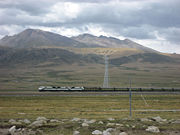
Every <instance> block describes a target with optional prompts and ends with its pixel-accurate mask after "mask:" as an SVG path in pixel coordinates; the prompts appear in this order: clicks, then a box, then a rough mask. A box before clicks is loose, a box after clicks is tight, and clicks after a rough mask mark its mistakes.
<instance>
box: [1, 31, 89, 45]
mask: <svg viewBox="0 0 180 135" xmlns="http://www.w3.org/2000/svg"><path fill="white" fill-rule="evenodd" d="M0 45H2V46H7V47H16V48H32V47H42V46H50V47H52V46H57V47H88V46H87V45H86V44H84V43H81V42H78V41H76V40H73V39H71V38H68V37H65V36H61V35H59V34H55V33H52V32H47V31H42V30H38V29H26V30H24V31H23V32H21V33H19V34H17V35H14V36H5V37H4V38H2V39H1V40H0Z"/></svg>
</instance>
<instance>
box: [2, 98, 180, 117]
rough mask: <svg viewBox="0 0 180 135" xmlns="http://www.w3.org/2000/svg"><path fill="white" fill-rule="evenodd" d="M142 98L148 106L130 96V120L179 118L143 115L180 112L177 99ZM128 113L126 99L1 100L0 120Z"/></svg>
mask: <svg viewBox="0 0 180 135" xmlns="http://www.w3.org/2000/svg"><path fill="white" fill-rule="evenodd" d="M144 98H145V100H146V102H147V104H145V102H144V100H143V99H142V97H141V96H140V95H133V98H132V110H133V118H142V117H152V116H157V115H158V116H161V117H163V118H164V117H165V118H169V119H170V118H174V119H177V118H180V111H177V112H176V111H164V112H163V111H146V109H155V110H177V109H180V95H145V96H144ZM128 109H129V98H128V96H127V95H120V96H65V97H64V96H36V97H32V96H31V97H0V119H10V118H16V119H18V118H28V119H35V118H37V117H38V116H44V117H47V118H58V119H64V118H67V119H71V118H74V117H79V118H88V119H107V118H110V117H113V118H117V119H120V118H125V117H128V116H129V111H128ZM144 109H145V110H144Z"/></svg>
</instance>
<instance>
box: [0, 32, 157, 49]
mask: <svg viewBox="0 0 180 135" xmlns="http://www.w3.org/2000/svg"><path fill="white" fill-rule="evenodd" d="M0 45H1V46H6V47H16V48H37V47H45V46H46V47H74V48H89V47H90V48H93V47H99V48H136V49H139V50H143V51H148V52H154V51H155V50H153V49H150V48H147V47H144V46H142V45H140V44H138V43H135V42H133V41H131V40H129V39H125V40H120V39H117V38H114V37H105V36H99V37H97V36H93V35H90V34H82V35H79V36H76V37H71V38H68V37H65V36H62V35H59V34H55V33H52V32H47V31H42V30H38V29H26V30H24V31H23V32H21V33H19V34H16V35H14V36H5V37H4V38H2V39H1V40H0Z"/></svg>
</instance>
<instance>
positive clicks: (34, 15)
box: [0, 0, 180, 46]
mask: <svg viewBox="0 0 180 135" xmlns="http://www.w3.org/2000/svg"><path fill="white" fill-rule="evenodd" d="M179 5H180V1H179V0H60V1H59V0H38V1H37V0H16V1H15V0H0V30H1V31H0V37H2V36H4V35H6V34H11V35H12V33H14V32H20V31H22V30H23V29H25V28H28V27H31V28H42V29H44V30H47V29H48V30H50V31H52V32H57V33H59V34H62V35H66V36H71V35H72V36H74V35H76V34H81V33H87V32H89V33H91V34H94V35H100V34H101V35H107V36H116V37H124V38H132V39H134V40H137V41H139V40H141V41H145V40H146V41H149V42H150V41H154V42H152V43H156V42H155V41H158V42H160V40H162V41H166V43H168V45H170V44H172V45H173V44H175V45H179V43H180V38H179V35H180V16H179V13H180V6H179ZM11 28H12V30H11ZM145 43H146V42H145ZM158 46H161V44H158Z"/></svg>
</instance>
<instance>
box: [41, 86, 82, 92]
mask: <svg viewBox="0 0 180 135" xmlns="http://www.w3.org/2000/svg"><path fill="white" fill-rule="evenodd" d="M38 90H39V91H40V92H43V91H44V92H45V91H50V92H51V91H52V92H53V91H82V90H84V87H55V86H40V87H39V88H38Z"/></svg>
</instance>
